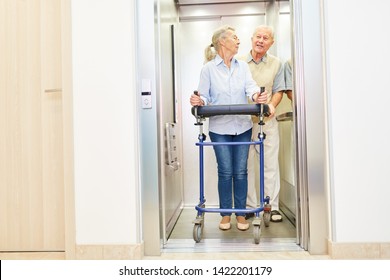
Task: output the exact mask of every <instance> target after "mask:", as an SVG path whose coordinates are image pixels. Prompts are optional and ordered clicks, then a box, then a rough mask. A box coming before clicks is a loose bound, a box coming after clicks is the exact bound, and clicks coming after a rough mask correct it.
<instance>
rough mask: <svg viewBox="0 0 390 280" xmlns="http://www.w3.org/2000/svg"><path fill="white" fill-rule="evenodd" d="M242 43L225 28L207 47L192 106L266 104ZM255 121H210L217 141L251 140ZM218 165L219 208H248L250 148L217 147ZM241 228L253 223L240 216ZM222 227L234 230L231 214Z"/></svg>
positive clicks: (225, 118) (211, 133)
mask: <svg viewBox="0 0 390 280" xmlns="http://www.w3.org/2000/svg"><path fill="white" fill-rule="evenodd" d="M239 45H240V40H239V39H238V37H237V35H236V33H235V30H234V28H232V27H230V26H222V27H221V28H219V29H217V30H216V31H215V32H214V34H213V37H212V43H211V44H210V45H208V46H207V47H206V50H205V59H206V63H205V65H204V66H203V68H202V70H201V74H200V81H199V86H198V92H199V95H196V94H192V95H191V98H190V103H191V105H192V106H204V105H208V104H213V105H230V104H247V103H248V98H251V99H252V100H253V101H254V102H256V103H266V101H267V92H264V93H262V94H260V92H259V86H258V85H257V84H256V82H255V81H254V80H253V79H252V75H251V72H250V70H249V67H248V64H247V63H246V62H244V61H238V60H237V59H235V58H234V56H235V55H236V54H237V52H238V47H239ZM251 134H252V121H251V117H250V116H248V115H226V116H213V117H210V119H209V136H210V139H211V141H213V142H249V141H251ZM213 148H214V152H215V156H216V159H217V165H218V193H219V207H220V208H221V209H232V208H233V199H232V197H234V209H245V208H246V197H247V190H248V172H247V161H248V151H249V146H248V145H216V146H213ZM235 215H236V219H237V228H238V229H239V230H247V229H248V228H249V223H248V222H247V221H246V220H245V214H241V213H236V214H235ZM221 216H222V220H221V222H220V224H219V228H220V229H222V230H228V229H230V228H231V224H230V221H231V219H230V216H231V214H230V213H223V212H221Z"/></svg>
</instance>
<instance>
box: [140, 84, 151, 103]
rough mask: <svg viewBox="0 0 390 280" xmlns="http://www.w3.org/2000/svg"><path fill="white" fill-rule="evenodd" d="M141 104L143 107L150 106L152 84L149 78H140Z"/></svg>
mask: <svg viewBox="0 0 390 280" xmlns="http://www.w3.org/2000/svg"><path fill="white" fill-rule="evenodd" d="M141 91H142V92H141V103H142V104H141V105H142V108H143V109H151V108H152V85H151V81H150V80H149V79H142V84H141Z"/></svg>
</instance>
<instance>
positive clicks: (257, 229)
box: [253, 225, 261, 244]
mask: <svg viewBox="0 0 390 280" xmlns="http://www.w3.org/2000/svg"><path fill="white" fill-rule="evenodd" d="M260 233H261V228H260V225H254V226H253V238H254V239H255V244H259V243H260Z"/></svg>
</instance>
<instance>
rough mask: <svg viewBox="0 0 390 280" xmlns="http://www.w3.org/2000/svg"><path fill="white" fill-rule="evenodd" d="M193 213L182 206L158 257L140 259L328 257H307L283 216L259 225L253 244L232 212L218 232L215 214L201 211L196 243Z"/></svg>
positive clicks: (293, 228)
mask: <svg viewBox="0 0 390 280" xmlns="http://www.w3.org/2000/svg"><path fill="white" fill-rule="evenodd" d="M195 216H196V211H195V209H193V208H185V209H184V210H183V211H182V213H181V215H180V217H179V219H178V221H177V223H176V225H175V227H174V229H173V231H172V233H171V236H170V238H169V240H168V242H167V243H166V244H165V245H164V248H163V250H162V254H161V256H158V257H151V256H146V257H144V259H168V260H169V259H183V260H184V259H199V260H204V259H248V260H249V259H329V257H328V256H322V255H321V256H311V255H310V254H309V253H308V252H307V251H305V250H303V249H302V248H301V247H300V246H298V245H297V244H296V230H295V227H294V226H293V225H292V223H290V222H289V221H288V220H287V219H286V217H283V222H281V223H270V225H269V227H265V226H264V225H262V227H261V234H260V243H259V244H255V242H254V236H253V226H252V225H251V226H250V228H249V230H247V231H240V230H238V229H237V228H236V224H235V217H234V215H233V216H232V228H231V229H230V230H227V231H222V230H220V229H219V228H218V224H219V221H220V215H219V214H218V213H205V219H204V229H203V233H202V239H201V241H200V242H199V243H196V242H195V241H194V239H193V227H194V225H193V223H192V221H193V220H194V219H195ZM249 221H250V222H251V221H252V220H249Z"/></svg>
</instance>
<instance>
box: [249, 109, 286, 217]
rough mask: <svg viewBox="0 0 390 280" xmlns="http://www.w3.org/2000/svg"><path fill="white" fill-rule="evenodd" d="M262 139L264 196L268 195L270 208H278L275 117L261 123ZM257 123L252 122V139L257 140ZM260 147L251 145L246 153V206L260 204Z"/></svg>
mask: <svg viewBox="0 0 390 280" xmlns="http://www.w3.org/2000/svg"><path fill="white" fill-rule="evenodd" d="M263 131H264V133H265V134H266V138H265V140H264V198H265V197H266V196H269V197H270V204H271V207H272V210H279V192H280V172H279V159H278V157H279V128H278V122H277V120H276V118H275V117H273V118H271V119H268V120H267V121H266V123H265V125H263ZM258 133H259V125H258V124H257V123H254V124H253V130H252V141H258V139H259V138H258ZM259 150H260V147H259V145H251V146H250V148H249V155H248V197H247V203H246V204H247V206H248V207H250V208H257V207H259V204H260V155H259Z"/></svg>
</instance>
